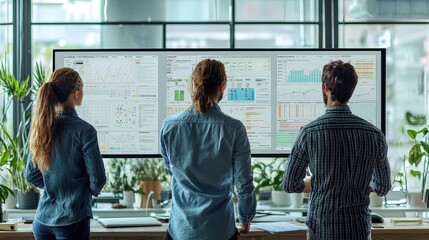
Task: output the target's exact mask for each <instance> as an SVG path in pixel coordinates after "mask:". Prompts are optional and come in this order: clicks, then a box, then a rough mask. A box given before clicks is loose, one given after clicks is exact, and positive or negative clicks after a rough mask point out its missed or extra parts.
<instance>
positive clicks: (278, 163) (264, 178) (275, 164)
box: [252, 158, 287, 193]
mask: <svg viewBox="0 0 429 240" xmlns="http://www.w3.org/2000/svg"><path fill="white" fill-rule="evenodd" d="M286 162H287V158H275V159H273V161H272V162H268V163H265V162H263V161H257V162H255V163H253V164H252V170H253V180H254V182H255V185H256V186H255V192H257V193H259V191H260V189H261V188H265V187H271V188H272V189H273V190H274V191H282V190H283V189H282V181H283V175H284V173H285V171H284V170H285V164H286Z"/></svg>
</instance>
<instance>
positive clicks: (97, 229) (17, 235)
mask: <svg viewBox="0 0 429 240" xmlns="http://www.w3.org/2000/svg"><path fill="white" fill-rule="evenodd" d="M382 225H383V226H384V228H376V229H372V240H408V239H409V240H411V239H412V240H420V239H421V240H427V239H429V223H427V222H424V223H423V224H421V225H393V224H391V223H390V219H385V223H384V224H382ZM166 229H167V224H163V225H162V226H159V227H129V228H104V227H103V226H101V225H100V224H99V223H98V222H97V221H96V220H92V221H91V239H94V240H119V239H121V240H122V239H127V240H128V239H129V240H161V239H163V236H164V233H165V231H166ZM305 236H306V231H296V232H287V233H278V234H270V233H267V232H264V231H261V230H259V229H255V228H252V229H251V231H250V232H249V233H248V234H242V235H240V237H239V239H241V240H280V239H288V240H304V239H306V237H305ZM0 239H2V240H3V239H4V240H12V239H13V240H34V238H33V233H32V226H31V224H22V223H19V224H18V230H17V231H0Z"/></svg>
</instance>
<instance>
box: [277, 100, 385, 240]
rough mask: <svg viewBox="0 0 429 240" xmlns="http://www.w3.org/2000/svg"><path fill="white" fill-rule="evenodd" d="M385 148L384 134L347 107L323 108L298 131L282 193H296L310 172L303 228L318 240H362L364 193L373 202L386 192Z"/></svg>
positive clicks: (367, 227)
mask: <svg viewBox="0 0 429 240" xmlns="http://www.w3.org/2000/svg"><path fill="white" fill-rule="evenodd" d="M387 148H388V146H387V143H386V138H385V137H384V134H383V133H382V132H381V131H380V130H379V129H378V128H376V127H375V126H374V125H372V124H370V123H369V122H367V121H365V120H364V119H362V118H360V117H358V116H356V115H353V114H352V112H351V111H350V108H349V106H347V105H343V106H330V107H328V108H327V109H326V113H325V114H324V115H322V116H321V117H319V118H317V119H316V120H314V121H313V122H311V123H309V124H307V125H306V126H304V127H303V128H302V129H301V131H300V133H299V134H298V137H297V139H296V142H295V144H294V146H293V148H292V152H291V154H290V157H289V161H288V163H287V167H286V171H285V175H284V179H283V188H284V190H285V191H286V192H302V190H303V189H304V181H303V179H304V177H305V174H306V169H307V166H309V167H310V170H311V172H312V174H313V175H312V177H311V193H310V200H309V212H308V217H307V222H306V224H307V226H308V227H309V228H310V229H311V230H312V231H313V232H314V233H315V234H316V236H317V238H318V239H320V240H330V239H367V237H368V235H369V234H370V231H371V219H370V210H369V209H368V205H369V194H368V187H371V188H372V189H373V190H374V192H376V193H377V194H378V195H379V196H384V195H386V194H387V193H388V191H389V190H390V188H391V182H390V166H389V161H388V158H387Z"/></svg>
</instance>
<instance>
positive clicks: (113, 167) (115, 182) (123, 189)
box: [108, 158, 136, 207]
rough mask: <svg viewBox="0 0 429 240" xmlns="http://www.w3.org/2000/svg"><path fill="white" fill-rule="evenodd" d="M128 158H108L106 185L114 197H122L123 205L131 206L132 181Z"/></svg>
mask: <svg viewBox="0 0 429 240" xmlns="http://www.w3.org/2000/svg"><path fill="white" fill-rule="evenodd" d="M128 160H129V159H128V158H113V159H110V160H109V172H108V179H109V180H108V186H109V187H110V189H111V191H112V193H113V194H114V195H115V196H116V197H120V198H122V199H123V205H125V206H126V207H133V205H134V204H133V203H134V192H135V189H134V187H133V186H134V182H135V181H136V180H135V178H134V176H133V175H132V174H131V166H130V164H129V162H128Z"/></svg>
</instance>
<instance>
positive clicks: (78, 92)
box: [74, 90, 80, 99]
mask: <svg viewBox="0 0 429 240" xmlns="http://www.w3.org/2000/svg"><path fill="white" fill-rule="evenodd" d="M79 96H80V91H79V90H76V91H74V97H75V98H76V99H79Z"/></svg>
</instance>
